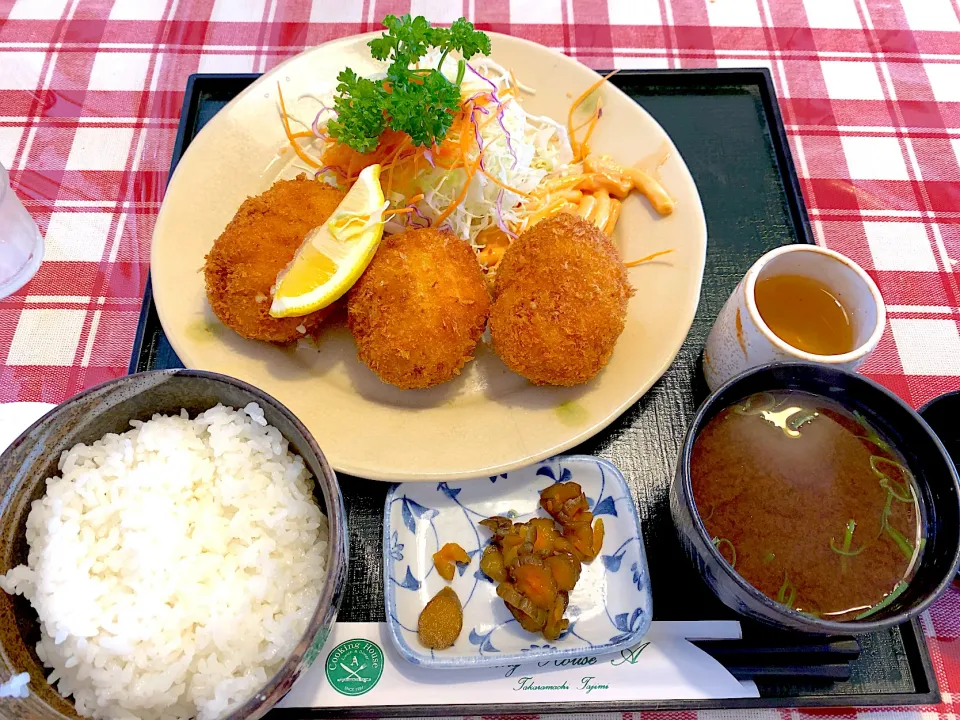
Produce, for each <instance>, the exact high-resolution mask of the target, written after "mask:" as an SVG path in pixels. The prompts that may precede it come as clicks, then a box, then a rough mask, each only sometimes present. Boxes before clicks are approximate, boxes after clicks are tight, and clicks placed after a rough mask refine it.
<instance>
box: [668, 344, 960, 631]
mask: <svg viewBox="0 0 960 720" xmlns="http://www.w3.org/2000/svg"><path fill="white" fill-rule="evenodd" d="M778 390H798V391H803V392H808V393H811V394H813V395H819V396H821V397H824V398H828V399H830V400H833V401H834V402H837V403H839V404H840V405H842V406H844V407H845V408H847V409H848V410H850V411H857V412H860V413H862V414H863V415H864V417H865V418H866V419H867V422H869V423H870V424H871V425H873V426H874V427H875V428H876V429H877V430H878V431H879V432H880V433H881V435H885V436H886V437H887V439H888V440H889V441H890V442H891V444H893V445H894V446H895V447H896V448H897V450H899V451H900V453H901V454H902V455H903V456H904V458H905V459H906V461H907V465H908V466H909V468H910V470H911V471H912V472H913V474H914V476H915V478H916V482H917V487H918V489H919V493H920V497H921V501H922V504H923V506H924V511H925V521H926V533H927V535H926V538H927V542H926V546H925V547H924V551H923V554H922V555H921V557H920V565H919V567H918V568H917V572H916V574H915V576H914V577H913V579H912V580H911V581H910V584H909V586H908V587H907V589H906V590H905V591H904V592H903V593H902V594H901V595H900V596H899V597H898V598H897V599H896V600H895V601H893V602H892V603H890V604H889V605H888V606H887V607H885V608H883V609H881V610H879V611H877V613H876V614H875V615H872V616H870V617H869V618H867V619H864V620H852V621H849V622H837V621H835V620H822V619H819V618H814V617H810V616H808V615H804V614H802V613H800V612H797V611H796V610H791V609H790V608H788V607H786V606H785V605H781V604H780V603H778V602H775V601H774V600H772V599H771V598H769V597H767V596H766V595H764V594H763V593H761V592H760V591H759V590H757V589H756V588H755V587H753V586H752V585H750V583H748V582H747V581H746V580H744V579H743V578H742V577H740V575H739V574H737V572H736V570H734V569H733V567H732V566H731V565H730V564H729V563H728V562H727V561H726V560H725V559H724V558H723V556H722V555H721V554H720V553H719V552H718V551H717V549H716V548H715V547H714V545H713V542H712V540H711V537H710V535H708V533H707V529H706V527H705V526H704V524H703V520H702V519H701V518H700V514H699V512H698V511H697V506H696V503H695V501H694V498H693V487H692V483H691V472H690V460H691V455H692V451H693V445H694V442H695V441H696V439H697V437H698V436H699V434H700V432H701V430H702V429H703V428H704V426H705V425H706V424H707V423H708V422H709V421H710V420H711V419H712V418H713V417H714V416H715V415H717V414H718V413H719V412H720V411H721V410H723V409H724V408H726V407H728V406H730V405H732V404H733V403H735V402H737V401H739V400H742V399H743V398H745V397H747V396H748V395H752V394H754V393H758V392H775V391H778ZM670 512H671V514H672V515H673V521H674V524H675V525H676V528H677V532H678V533H679V535H680V541H681V544H682V545H683V547H684V550H685V551H686V553H687V555H688V556H689V558H690V560H691V561H692V562H693V564H694V565H695V566H696V567H697V569H698V570H699V571H700V574H701V575H702V576H703V579H704V582H706V583H707V585H709V586H710V589H711V590H713V592H714V593H715V594H716V595H717V597H718V598H719V599H720V600H721V601H722V602H723V603H724V605H726V606H727V607H729V608H731V609H733V610H735V611H736V612H738V613H740V614H741V615H745V616H747V617H750V618H753V619H755V620H759V621H761V622H764V623H768V624H770V625H775V626H777V627H779V628H781V629H785V630H794V631H798V632H805V633H814V634H820V635H848V634H858V633H867V632H873V631H876V630H880V629H883V628H888V627H892V626H894V625H899V624H901V623H903V622H905V621H907V620H910V619H911V618H913V617H914V616H916V615H918V614H920V613H921V612H923V611H924V610H925V609H926V608H927V607H929V606H930V604H931V603H932V602H933V601H934V600H936V599H937V598H938V597H939V596H940V595H941V593H943V592H944V590H945V589H946V588H947V586H948V585H949V584H950V582H951V580H952V579H953V576H954V574H955V573H956V571H957V566H958V564H960V489H958V485H957V471H956V469H955V468H954V466H953V463H952V462H951V461H950V458H949V457H948V456H947V453H946V451H945V450H944V447H943V445H942V444H941V442H940V440H939V439H938V438H937V436H936V434H934V432H933V431H932V430H931V429H930V427H929V426H928V425H927V423H926V422H924V421H923V420H922V419H921V418H920V416H919V415H917V413H916V412H914V411H913V410H912V409H911V408H910V406H908V405H907V404H906V403H904V402H903V401H902V400H901V399H900V398H898V397H897V396H896V395H894V394H893V393H891V392H890V391H889V390H887V389H885V388H883V387H881V386H880V385H877V384H876V383H874V382H872V381H870V380H868V379H866V378H864V377H861V376H860V375H856V374H854V373H851V372H847V371H845V370H840V369H838V368H833V367H828V366H824V365H819V364H814V363H805V362H797V363H774V364H770V365H763V366H760V367H756V368H753V369H751V370H748V371H747V372H745V373H743V374H741V375H738V376H737V377H735V378H733V379H732V380H730V381H729V382H727V383H725V384H724V385H722V386H721V387H719V388H718V389H717V390H716V392H714V393H713V394H712V395H710V397H708V398H707V399H706V400H705V401H704V403H703V404H702V405H701V406H700V408H699V409H698V410H697V413H696V415H695V416H694V418H693V421H692V422H691V423H690V427H689V428H688V429H687V434H686V437H685V438H684V441H683V447H682V448H681V452H680V459H679V460H678V463H677V472H676V476H675V478H674V481H673V485H672V487H671V490H670Z"/></svg>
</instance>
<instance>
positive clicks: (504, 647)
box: [383, 455, 653, 669]
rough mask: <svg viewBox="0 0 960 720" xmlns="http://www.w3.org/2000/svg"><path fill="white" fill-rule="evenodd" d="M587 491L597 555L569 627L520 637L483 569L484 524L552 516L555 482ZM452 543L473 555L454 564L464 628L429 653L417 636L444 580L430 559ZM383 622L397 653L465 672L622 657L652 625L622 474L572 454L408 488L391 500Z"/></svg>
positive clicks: (642, 557)
mask: <svg viewBox="0 0 960 720" xmlns="http://www.w3.org/2000/svg"><path fill="white" fill-rule="evenodd" d="M570 480H572V481H574V482H576V483H579V484H580V486H581V487H582V488H583V491H584V493H585V494H586V496H587V499H588V502H589V503H590V509H591V510H592V511H593V513H594V515H595V516H597V517H601V518H603V526H604V530H605V537H604V540H603V547H602V548H601V550H600V555H598V556H597V558H596V559H595V560H594V561H593V562H591V563H585V564H584V566H583V572H582V574H581V575H580V581H579V582H578V583H577V586H576V588H574V590H573V592H572V593H570V604H569V606H568V607H567V612H566V613H565V614H564V617H566V618H567V619H569V620H570V627H569V628H568V630H567V631H566V632H565V633H564V634H563V635H561V636H560V638H559V639H557V640H556V641H555V642H552V643H551V642H547V641H546V640H544V638H543V636H541V635H533V634H531V633H528V632H526V631H525V630H523V629H522V628H521V627H520V625H519V624H518V623H517V621H516V620H514V618H513V616H512V615H511V614H510V611H509V610H507V608H506V606H505V605H504V604H503V601H502V600H501V599H500V598H499V597H498V596H497V593H496V586H495V585H494V583H493V582H492V581H491V580H490V579H489V578H487V576H486V575H484V574H483V573H482V572H481V571H480V555H481V554H482V552H483V549H484V548H485V547H486V546H487V544H488V543H489V542H490V535H491V533H490V531H489V530H487V528H484V527H482V526H480V525H479V524H478V523H479V522H480V521H481V520H483V519H484V518H487V517H490V516H492V515H504V516H507V517H514V518H516V519H518V520H519V521H525V520H529V519H530V518H531V517H535V516H538V515H539V516H542V517H549V516H548V515H547V514H546V513H545V512H543V510H541V509H540V507H539V500H540V491H541V490H542V489H543V488H545V487H547V486H548V485H550V484H552V483H553V482H567V481H570ZM448 542H455V543H458V544H459V545H460V546H461V547H462V548H463V549H464V550H466V551H467V554H468V555H469V556H470V564H469V565H459V566H457V573H456V574H455V575H454V579H453V583H452V586H453V589H454V590H455V591H456V593H457V596H458V597H459V598H460V602H461V603H462V604H463V630H462V631H461V633H460V637H459V638H457V642H456V643H455V644H454V645H453V647H451V648H448V649H446V650H440V651H433V650H429V649H427V648H424V647H423V646H422V645H420V642H419V640H418V639H417V619H418V618H419V617H420V612H421V611H422V610H423V608H424V606H425V605H426V604H427V602H428V601H429V600H430V598H432V597H433V596H434V595H436V594H437V593H438V592H439V591H440V589H441V588H443V587H444V586H445V585H447V584H448V583H447V582H446V581H445V580H444V579H443V578H441V577H440V576H439V575H438V574H437V572H436V569H435V568H434V567H433V554H434V553H435V552H436V551H437V550H438V549H439V548H440V547H441V546H443V545H444V544H446V543H448ZM383 547H384V578H385V583H386V585H385V592H384V595H385V597H386V614H387V625H388V626H389V628H390V635H391V637H392V638H393V641H394V644H395V645H396V646H397V649H398V650H399V651H400V654H401V655H402V656H403V657H404V658H405V659H406V660H409V661H410V662H412V663H414V664H417V665H422V666H424V667H431V668H450V669H455V668H463V667H483V666H491V665H503V664H506V663H512V662H531V661H536V660H544V659H559V658H571V657H578V656H582V655H599V654H601V653H608V652H616V651H617V650H619V649H621V648H625V647H629V646H630V645H633V644H634V643H635V642H636V641H637V639H638V638H640V637H641V636H643V634H644V633H645V632H646V631H647V627H648V626H649V625H650V620H651V616H652V613H653V597H652V596H651V594H650V582H649V574H648V571H647V558H646V554H645V553H644V547H643V535H642V534H641V532H640V518H639V517H638V516H637V509H636V506H635V505H634V503H633V499H632V498H631V497H630V491H629V488H628V487H627V483H626V481H625V480H624V478H623V475H622V474H621V473H620V471H619V470H617V468H616V467H614V466H613V465H612V464H611V463H609V462H607V461H606V460H601V459H599V458H595V457H590V456H586V455H571V456H567V457H557V458H552V459H550V460H545V461H543V462H541V463H538V464H536V465H533V466H531V467H528V468H524V469H522V470H515V471H513V472H510V473H507V474H503V475H496V476H493V477H490V478H479V479H475V480H467V481H462V482H451V483H447V482H441V483H437V484H434V483H425V482H408V483H401V484H400V485H394V486H393V487H392V488H391V489H390V492H389V493H388V494H387V503H386V508H385V512H384V524H383Z"/></svg>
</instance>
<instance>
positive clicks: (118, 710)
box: [0, 370, 348, 720]
mask: <svg viewBox="0 0 960 720" xmlns="http://www.w3.org/2000/svg"><path fill="white" fill-rule="evenodd" d="M347 547H348V546H347V538H346V521H345V513H344V508H343V499H342V496H341V494H340V488H339V485H338V484H337V478H336V476H335V475H334V473H333V470H331V468H330V466H329V465H328V464H327V461H326V459H325V458H324V456H323V453H322V452H321V450H320V448H319V447H318V446H317V443H316V441H315V440H314V439H313V437H312V436H311V435H310V433H309V432H308V431H307V429H306V428H305V427H304V426H303V425H302V424H301V423H300V421H299V420H297V418H296V417H295V416H294V415H293V414H292V413H291V412H290V411H289V410H288V409H287V408H286V407H284V406H283V405H282V404H280V403H279V402H277V401H276V400H275V399H273V398H272V397H270V396H269V395H267V394H266V393H264V392H261V391H260V390H258V389H256V388H254V387H252V386H250V385H247V384H246V383H243V382H241V381H239V380H235V379H233V378H230V377H227V376H224V375H217V374H214V373H207V372H201V371H193V370H162V371H154V372H148V373H139V374H136V375H129V376H126V377H123V378H118V379H116V380H112V381H110V382H107V383H105V384H103V385H100V386H98V387H95V388H92V389H90V390H87V391H85V392H83V393H81V394H80V395H77V396H76V397H74V398H72V399H70V400H68V401H67V402H65V403H64V404H62V405H60V406H58V407H56V408H54V409H53V410H51V411H50V412H49V413H48V414H47V415H45V416H44V417H43V418H41V419H40V420H38V421H37V422H36V423H35V424H34V425H33V426H31V427H30V428H29V429H28V430H26V431H25V432H24V433H23V434H22V435H21V436H20V437H19V438H17V440H15V441H14V442H13V444H12V445H11V446H10V447H9V448H8V449H7V450H6V452H4V453H3V454H2V455H0V698H2V699H0V717H9V718H25V717H30V718H38V719H45V718H75V717H78V716H79V717H90V718H104V719H111V720H112V719H116V720H121V719H122V720H131V719H133V718H141V719H142V720H159V719H160V718H163V719H164V720H167V719H171V720H173V719H176V720H187V719H189V718H197V719H198V720H215V719H221V718H230V720H234V719H239V718H259V717H261V716H262V715H263V714H264V713H266V712H267V710H269V709H270V707H272V706H273V705H274V704H275V703H276V702H278V701H279V700H280V698H282V697H283V695H284V694H285V693H286V692H287V690H289V689H290V687H291V686H292V685H293V683H294V681H295V680H296V679H297V677H298V676H299V675H300V674H301V673H302V672H303V671H304V670H305V669H306V668H307V667H309V665H310V664H311V663H312V662H313V660H314V659H315V658H316V657H317V655H318V654H319V652H320V650H321V648H322V647H323V644H324V643H325V642H326V639H327V637H328V635H329V633H330V630H331V628H332V626H333V623H334V621H335V619H336V614H337V611H338V609H339V606H340V599H341V593H342V590H343V584H344V579H345V577H346V569H347Z"/></svg>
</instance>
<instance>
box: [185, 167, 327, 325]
mask: <svg viewBox="0 0 960 720" xmlns="http://www.w3.org/2000/svg"><path fill="white" fill-rule="evenodd" d="M344 194H345V193H343V192H341V191H339V190H337V189H335V188H332V187H330V186H329V185H328V184H326V183H324V182H320V181H317V180H309V179H307V176H306V175H303V174H301V175H300V176H299V177H297V179H296V180H278V181H277V182H275V183H274V184H273V186H272V187H271V188H270V189H269V190H267V191H266V192H264V193H261V194H260V195H257V196H255V197H248V198H247V199H246V200H244V201H243V204H242V205H241V206H240V209H239V210H237V213H236V215H234V216H233V220H231V221H230V223H229V224H228V225H227V227H226V228H225V229H224V231H223V232H222V233H221V234H220V237H218V238H217V240H216V242H214V244H213V249H211V250H210V252H209V254H208V255H207V262H206V265H205V267H204V274H205V277H206V285H207V298H208V299H209V300H210V305H211V307H212V308H213V312H214V314H215V315H216V316H217V317H218V318H219V319H220V321H221V322H223V324H224V325H226V326H227V327H229V328H230V329H232V330H233V331H235V332H236V333H238V334H239V335H242V336H243V337H245V338H250V339H251V340H265V341H267V342H274V343H286V342H292V341H293V340H296V339H298V338H301V337H303V335H304V333H302V332H300V331H299V330H297V328H298V327H299V326H302V327H303V328H305V329H306V332H308V333H309V332H311V331H312V330H315V329H316V328H317V327H319V325H320V324H321V323H322V322H323V321H324V320H325V319H326V317H327V316H328V315H329V314H330V312H331V311H332V308H323V309H322V310H317V311H316V312H313V313H310V314H309V315H304V316H303V317H291V318H275V317H272V316H271V315H270V300H271V296H270V290H271V288H272V287H273V285H274V283H275V282H276V280H277V273H279V272H280V271H281V270H283V268H284V267H286V265H287V263H289V262H290V260H292V259H293V256H294V254H295V253H296V251H297V249H298V248H299V247H300V244H301V243H302V242H303V239H304V238H305V237H306V235H307V233H308V232H310V231H311V230H313V228H315V227H319V226H320V225H322V224H323V223H325V222H326V221H327V218H329V217H330V216H331V215H332V214H333V211H334V210H336V208H337V206H338V205H339V204H340V201H341V200H343V197H344Z"/></svg>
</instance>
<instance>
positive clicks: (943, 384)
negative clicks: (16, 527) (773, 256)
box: [0, 0, 960, 720]
mask: <svg viewBox="0 0 960 720" xmlns="http://www.w3.org/2000/svg"><path fill="white" fill-rule="evenodd" d="M389 12H392V13H396V14H401V13H404V12H412V13H414V14H424V15H426V16H427V17H428V18H429V19H431V20H432V21H434V22H449V21H452V20H454V19H456V18H457V17H459V16H460V15H465V16H467V17H468V18H469V19H471V20H473V21H474V22H475V23H477V25H478V26H479V27H480V28H481V29H486V30H495V31H498V32H504V33H509V34H513V35H519V36H523V37H526V38H529V39H531V40H535V41H537V42H540V43H542V44H544V45H546V46H548V47H551V48H554V49H556V50H559V51H562V52H565V53H567V54H569V55H571V56H573V57H576V58H578V59H579V60H581V61H582V62H584V63H586V64H587V65H591V66H593V67H597V68H609V67H617V68H689V67H736V66H752V67H756V66H758V65H762V66H765V67H768V68H770V70H771V72H772V74H773V78H774V81H775V83H776V86H777V93H778V95H779V97H780V105H781V108H782V110H783V116H784V121H785V123H786V126H787V132H788V135H789V137H790V142H791V145H792V148H793V153H794V157H795V158H796V161H797V166H798V168H799V172H800V175H801V179H802V183H803V192H804V194H805V197H806V201H807V205H808V207H809V210H810V216H811V220H812V222H813V226H814V230H815V233H816V237H817V241H818V242H820V243H823V244H825V245H827V246H829V247H831V248H833V249H835V250H839V251H841V252H843V253H845V254H846V255H848V256H850V257H851V258H853V259H854V260H855V261H857V262H858V263H860V264H861V265H863V266H864V267H865V268H866V269H867V270H868V271H869V272H870V274H871V275H872V276H873V277H874V279H875V280H876V281H877V283H878V285H879V286H880V289H881V291H882V293H883V296H884V298H885V299H886V302H887V305H888V310H889V315H888V318H889V325H888V327H887V330H886V332H885V334H884V336H883V339H882V341H881V343H880V347H879V349H878V350H877V351H876V352H875V353H874V354H873V356H872V357H871V358H870V360H869V362H868V363H867V365H866V366H864V368H863V372H864V373H865V374H867V375H869V376H870V377H872V378H874V379H876V380H878V381H880V382H881V383H883V384H884V385H886V386H887V387H889V388H891V389H892V390H894V391H895V392H897V393H898V394H899V395H900V396H902V397H903V398H905V399H906V400H908V401H909V402H910V403H912V404H913V405H914V406H919V405H921V404H922V403H924V402H925V401H927V400H929V399H930V398H931V397H933V396H935V395H937V394H940V393H942V392H945V391H947V390H955V389H960V325H958V323H960V265H958V263H960V0H362V1H360V0H314V1H313V2H312V3H311V2H310V0H115V1H114V0H16V2H14V1H13V0H0V163H2V164H3V165H4V166H6V167H8V168H9V169H10V176H11V180H12V183H13V186H14V188H15V189H16V191H17V193H18V194H19V196H20V198H21V199H22V201H23V203H24V205H25V206H26V207H27V209H28V210H29V211H30V212H31V213H32V214H33V216H34V217H35V218H36V220H37V223H38V225H39V226H40V229H41V231H42V232H43V234H44V236H45V237H46V243H47V250H46V256H45V259H44V262H43V265H42V266H41V268H40V271H39V272H38V273H37V275H36V277H35V278H34V279H33V280H32V281H31V282H30V283H28V284H27V285H26V286H25V287H24V288H23V289H22V290H20V291H19V292H17V293H16V294H15V295H13V296H12V297H9V298H6V299H4V300H0V402H9V401H16V400H42V401H49V402H60V401H62V400H64V399H65V398H67V397H69V396H71V395H73V394H74V393H76V392H78V391H79V390H82V389H83V388H85V387H88V386H90V385H93V384H96V383H99V382H101V381H104V380H107V379H110V378H113V377H117V376H119V375H122V374H123V373H125V372H126V368H127V362H128V360H129V357H130V352H131V347H132V343H133V338H134V332H135V330H136V325H137V317H138V313H139V309H140V298H141V295H142V293H143V289H144V283H145V281H146V277H147V269H148V255H149V246H150V236H151V232H152V230H153V224H154V220H155V217H156V214H157V210H158V209H159V207H160V201H161V199H162V197H163V188H164V185H165V182H166V176H167V169H168V165H169V162H170V155H171V151H172V149H173V143H174V138H175V135H176V130H177V122H178V120H179V114H180V106H181V101H182V98H183V90H184V85H185V82H186V78H187V76H188V75H189V74H190V73H194V72H261V71H263V70H266V69H268V68H270V67H272V66H274V65H275V64H277V63H279V62H280V61H282V60H283V59H285V58H287V57H289V56H290V55H293V54H295V53H297V52H299V51H300V50H302V49H304V48H306V47H309V46H312V45H316V44H318V43H322V42H325V41H327V40H330V39H333V38H337V37H341V36H344V35H351V34H354V33H360V32H365V31H368V30H372V29H375V28H376V27H378V23H379V19H380V18H381V17H382V16H383V15H385V14H386V13H389ZM924 627H925V629H926V632H927V635H928V638H929V643H930V650H931V654H932V656H933V662H934V666H935V668H936V671H937V675H938V678H939V681H940V688H941V691H942V693H943V697H944V701H943V704H942V705H940V706H937V707H933V708H924V709H922V710H923V712H921V711H918V710H916V709H904V710H898V711H896V714H897V716H898V717H903V718H907V717H908V716H910V715H914V716H916V715H924V716H925V715H928V714H931V713H935V714H937V715H939V716H940V717H942V718H949V719H951V720H952V719H953V718H955V717H956V713H957V712H958V709H960V695H956V694H955V693H960V589H957V588H956V587H955V588H953V589H951V590H950V591H949V593H948V595H947V596H946V597H945V598H944V599H943V600H941V601H940V602H939V603H938V604H937V605H936V606H935V607H934V608H933V610H932V611H931V612H930V613H928V614H927V615H926V616H925V617H924ZM862 712H864V713H874V714H876V713H878V712H886V713H888V714H889V712H890V711H887V710H865V711H862ZM798 713H800V711H792V710H778V711H768V712H767V713H766V714H768V715H770V717H771V718H773V717H774V716H777V717H782V718H784V719H785V718H787V717H788V716H793V715H796V714H798ZM708 714H709V715H711V716H712V715H714V714H715V713H700V715H701V716H704V717H705V716H706V715H708ZM746 714H750V715H755V714H754V713H731V714H730V717H735V716H740V715H746ZM800 714H805V713H800ZM815 714H816V715H818V716H823V715H825V714H831V713H824V712H823V711H818V712H816V713H815ZM835 714H836V716H837V717H841V716H842V717H848V718H849V717H853V715H854V714H855V713H854V712H853V711H848V712H844V713H835ZM644 715H645V716H652V715H656V714H655V713H649V714H648V713H644ZM683 716H684V717H686V718H689V716H691V713H684V714H683ZM677 717H680V714H677Z"/></svg>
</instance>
